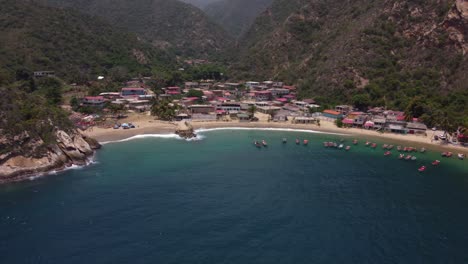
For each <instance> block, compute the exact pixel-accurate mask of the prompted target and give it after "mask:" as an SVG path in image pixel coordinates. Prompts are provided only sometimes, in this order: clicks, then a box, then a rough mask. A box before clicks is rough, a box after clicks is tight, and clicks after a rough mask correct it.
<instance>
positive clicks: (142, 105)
mask: <svg viewBox="0 0 468 264" xmlns="http://www.w3.org/2000/svg"><path fill="white" fill-rule="evenodd" d="M128 108H129V109H132V110H135V111H138V112H145V111H148V110H150V109H151V102H150V101H149V100H130V101H129V102H128Z"/></svg>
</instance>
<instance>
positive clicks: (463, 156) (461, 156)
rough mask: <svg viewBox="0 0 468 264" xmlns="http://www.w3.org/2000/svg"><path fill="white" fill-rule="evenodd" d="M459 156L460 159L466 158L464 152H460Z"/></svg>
mask: <svg viewBox="0 0 468 264" xmlns="http://www.w3.org/2000/svg"><path fill="white" fill-rule="evenodd" d="M457 156H458V159H460V160H464V159H465V154H463V153H458V155H457Z"/></svg>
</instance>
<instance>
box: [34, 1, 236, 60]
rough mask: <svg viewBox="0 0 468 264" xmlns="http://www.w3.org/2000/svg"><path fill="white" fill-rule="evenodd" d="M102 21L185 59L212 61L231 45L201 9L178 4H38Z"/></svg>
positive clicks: (121, 2) (147, 2)
mask: <svg viewBox="0 0 468 264" xmlns="http://www.w3.org/2000/svg"><path fill="white" fill-rule="evenodd" d="M37 1H41V2H43V3H47V4H50V5H54V6H59V7H67V8H74V9H76V10H79V11H81V12H84V13H88V14H91V15H94V16H98V17H102V18H104V19H105V20H106V21H108V22H110V23H111V24H112V25H117V26H120V27H122V28H126V29H128V30H130V31H132V32H135V33H137V34H138V35H139V36H141V37H142V38H144V39H146V40H148V41H150V42H152V44H153V45H154V46H156V47H159V48H164V49H166V50H172V51H174V52H175V53H177V54H178V55H181V56H185V57H199V58H201V57H210V56H212V55H216V54H217V53H219V52H220V51H222V50H224V49H225V48H226V47H227V46H228V45H229V44H230V38H229V37H228V35H227V34H226V33H225V31H224V30H223V29H222V28H221V27H220V26H218V25H216V24H215V23H213V22H212V21H211V20H210V19H209V18H208V17H207V16H206V15H205V14H204V13H203V12H202V11H201V10H200V9H198V8H196V7H194V6H192V5H190V4H186V3H182V2H180V1H178V0H133V1H128V0H37Z"/></svg>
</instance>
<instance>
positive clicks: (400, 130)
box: [385, 124, 406, 134]
mask: <svg viewBox="0 0 468 264" xmlns="http://www.w3.org/2000/svg"><path fill="white" fill-rule="evenodd" d="M385 130H387V131H390V132H392V133H397V134H406V129H405V127H404V125H395V124H388V126H387V127H385Z"/></svg>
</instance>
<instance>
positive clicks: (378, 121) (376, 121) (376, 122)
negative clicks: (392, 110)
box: [364, 116, 387, 130]
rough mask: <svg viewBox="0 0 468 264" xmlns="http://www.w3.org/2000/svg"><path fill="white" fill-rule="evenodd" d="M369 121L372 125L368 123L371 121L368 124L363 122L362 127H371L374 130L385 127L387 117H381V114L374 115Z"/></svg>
mask: <svg viewBox="0 0 468 264" xmlns="http://www.w3.org/2000/svg"><path fill="white" fill-rule="evenodd" d="M371 122H372V125H370V124H371V123H369V125H368V126H366V124H364V127H366V128H373V129H375V130H381V129H383V128H385V126H386V124H387V119H385V117H383V116H374V117H373V118H372V120H371Z"/></svg>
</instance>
